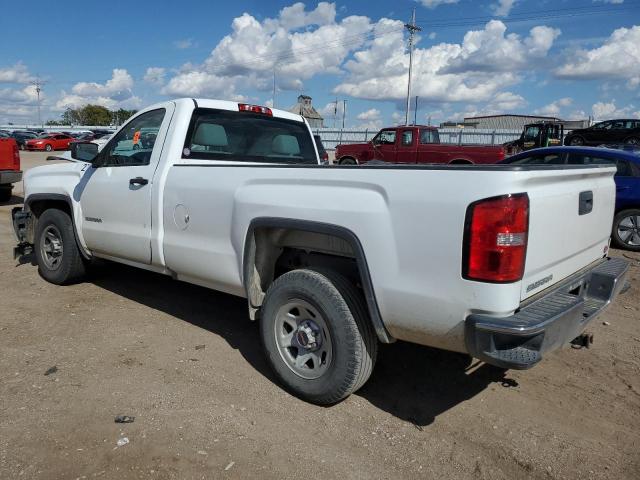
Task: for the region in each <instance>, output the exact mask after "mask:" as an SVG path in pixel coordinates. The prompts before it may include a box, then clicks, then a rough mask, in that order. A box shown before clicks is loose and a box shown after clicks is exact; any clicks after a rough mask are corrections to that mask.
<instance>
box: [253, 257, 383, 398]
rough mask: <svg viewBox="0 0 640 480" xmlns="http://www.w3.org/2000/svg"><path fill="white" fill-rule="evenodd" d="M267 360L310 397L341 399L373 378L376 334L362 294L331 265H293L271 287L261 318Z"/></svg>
mask: <svg viewBox="0 0 640 480" xmlns="http://www.w3.org/2000/svg"><path fill="white" fill-rule="evenodd" d="M260 333H261V338H262V344H263V346H264V350H265V354H266V357H267V361H268V362H269V364H270V365H271V367H272V368H273V370H274V372H275V373H276V375H277V377H278V378H279V379H280V381H281V382H282V384H283V385H284V386H285V387H286V388H287V389H288V390H289V391H291V392H292V393H293V394H295V395H297V396H298V397H300V398H302V399H303V400H307V401H309V402H313V403H317V404H321V405H327V404H333V403H336V402H339V401H340V400H342V399H344V398H346V397H347V396H349V395H350V394H351V393H352V392H354V391H356V390H357V389H359V388H360V387H361V386H362V385H364V383H365V382H366V381H367V380H368V379H369V376H370V375H371V372H372V370H373V366H374V363H375V360H376V356H377V351H378V340H377V337H376V334H375V332H374V330H373V326H372V325H371V322H370V320H369V318H368V316H367V310H366V307H365V304H364V299H363V296H362V294H361V293H360V292H359V291H358V289H357V288H356V287H355V286H354V285H353V284H352V283H351V282H349V281H348V280H347V279H346V278H344V277H343V276H342V275H339V274H337V273H335V272H332V271H323V270H321V271H315V270H306V269H304V270H294V271H291V272H288V273H285V274H284V275H282V276H280V277H278V279H277V280H276V281H275V282H273V284H272V285H271V286H270V287H269V290H268V291H267V294H266V297H265V300H264V304H263V311H262V315H261V318H260Z"/></svg>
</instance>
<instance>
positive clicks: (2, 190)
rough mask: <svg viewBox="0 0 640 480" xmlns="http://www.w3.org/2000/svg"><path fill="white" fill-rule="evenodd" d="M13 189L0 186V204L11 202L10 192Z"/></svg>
mask: <svg viewBox="0 0 640 480" xmlns="http://www.w3.org/2000/svg"><path fill="white" fill-rule="evenodd" d="M12 189H13V187H12V186H11V185H9V186H8V187H7V186H5V185H0V202H8V201H9V200H11V190H12Z"/></svg>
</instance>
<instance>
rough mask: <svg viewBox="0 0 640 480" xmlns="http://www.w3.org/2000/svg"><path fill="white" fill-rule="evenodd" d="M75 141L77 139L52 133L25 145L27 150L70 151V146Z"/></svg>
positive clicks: (29, 141)
mask: <svg viewBox="0 0 640 480" xmlns="http://www.w3.org/2000/svg"><path fill="white" fill-rule="evenodd" d="M73 141H75V138H73V137H71V136H69V135H66V134H64V133H50V134H48V135H45V136H44V137H40V138H34V139H32V140H28V141H27V142H26V143H25V147H26V149H27V150H46V151H47V152H50V151H52V150H69V144H70V143H71V142H73Z"/></svg>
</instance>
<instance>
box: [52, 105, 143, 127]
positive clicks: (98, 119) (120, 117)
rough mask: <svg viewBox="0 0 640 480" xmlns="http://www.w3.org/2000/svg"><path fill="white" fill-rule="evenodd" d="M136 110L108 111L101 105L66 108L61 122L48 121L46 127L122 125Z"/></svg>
mask: <svg viewBox="0 0 640 480" xmlns="http://www.w3.org/2000/svg"><path fill="white" fill-rule="evenodd" d="M136 112H137V110H126V109H124V108H120V109H118V110H109V109H108V108H106V107H103V106H101V105H85V106H84V107H80V108H67V109H66V110H65V111H64V113H62V115H60V117H61V120H49V121H48V122H47V125H100V126H108V125H122V124H123V123H124V122H125V121H126V120H127V119H128V118H129V117H131V116H132V115H134V114H135V113H136Z"/></svg>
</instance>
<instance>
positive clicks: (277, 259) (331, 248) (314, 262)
mask: <svg viewBox="0 0 640 480" xmlns="http://www.w3.org/2000/svg"><path fill="white" fill-rule="evenodd" d="M291 222H292V223H293V224H294V225H291V226H289V225H287V226H268V225H256V226H253V225H252V227H250V229H249V234H248V235H247V240H246V245H245V254H244V265H243V273H244V278H243V280H244V286H245V290H246V293H247V299H248V302H249V316H250V317H251V319H254V320H255V319H256V318H258V317H259V311H260V307H261V306H262V302H263V301H264V297H265V294H266V292H267V289H268V288H269V286H270V285H271V283H273V281H274V280H275V279H276V278H278V277H279V276H280V275H283V274H284V273H286V272H289V271H291V270H296V269H300V268H314V267H316V268H317V267H323V268H330V269H332V270H334V271H336V272H339V273H341V274H342V275H343V276H345V277H346V278H348V279H349V280H350V281H352V282H353V283H354V285H356V286H357V287H358V288H359V289H361V290H362V293H363V295H364V297H365V300H366V303H367V307H368V310H369V316H370V318H371V321H372V323H373V326H374V328H375V330H376V333H377V334H378V338H379V339H380V340H381V341H382V342H385V343H389V342H391V341H393V339H392V337H391V336H390V335H389V333H388V332H387V331H386V329H385V328H384V324H383V323H382V319H381V318H380V313H379V311H378V307H377V303H376V301H375V297H374V293H373V287H372V284H371V279H370V276H369V271H368V267H367V266H366V260H365V258H364V254H363V252H362V247H361V246H360V245H359V242H357V239H355V236H354V237H353V238H348V236H347V235H344V234H342V233H341V232H332V231H327V230H331V228H326V229H325V228H317V229H314V228H313V227H311V228H312V229H306V228H299V227H298V226H297V225H295V224H296V221H291ZM327 227H329V226H327ZM336 228H337V227H336ZM351 235H353V234H351ZM354 242H355V243H354Z"/></svg>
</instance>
